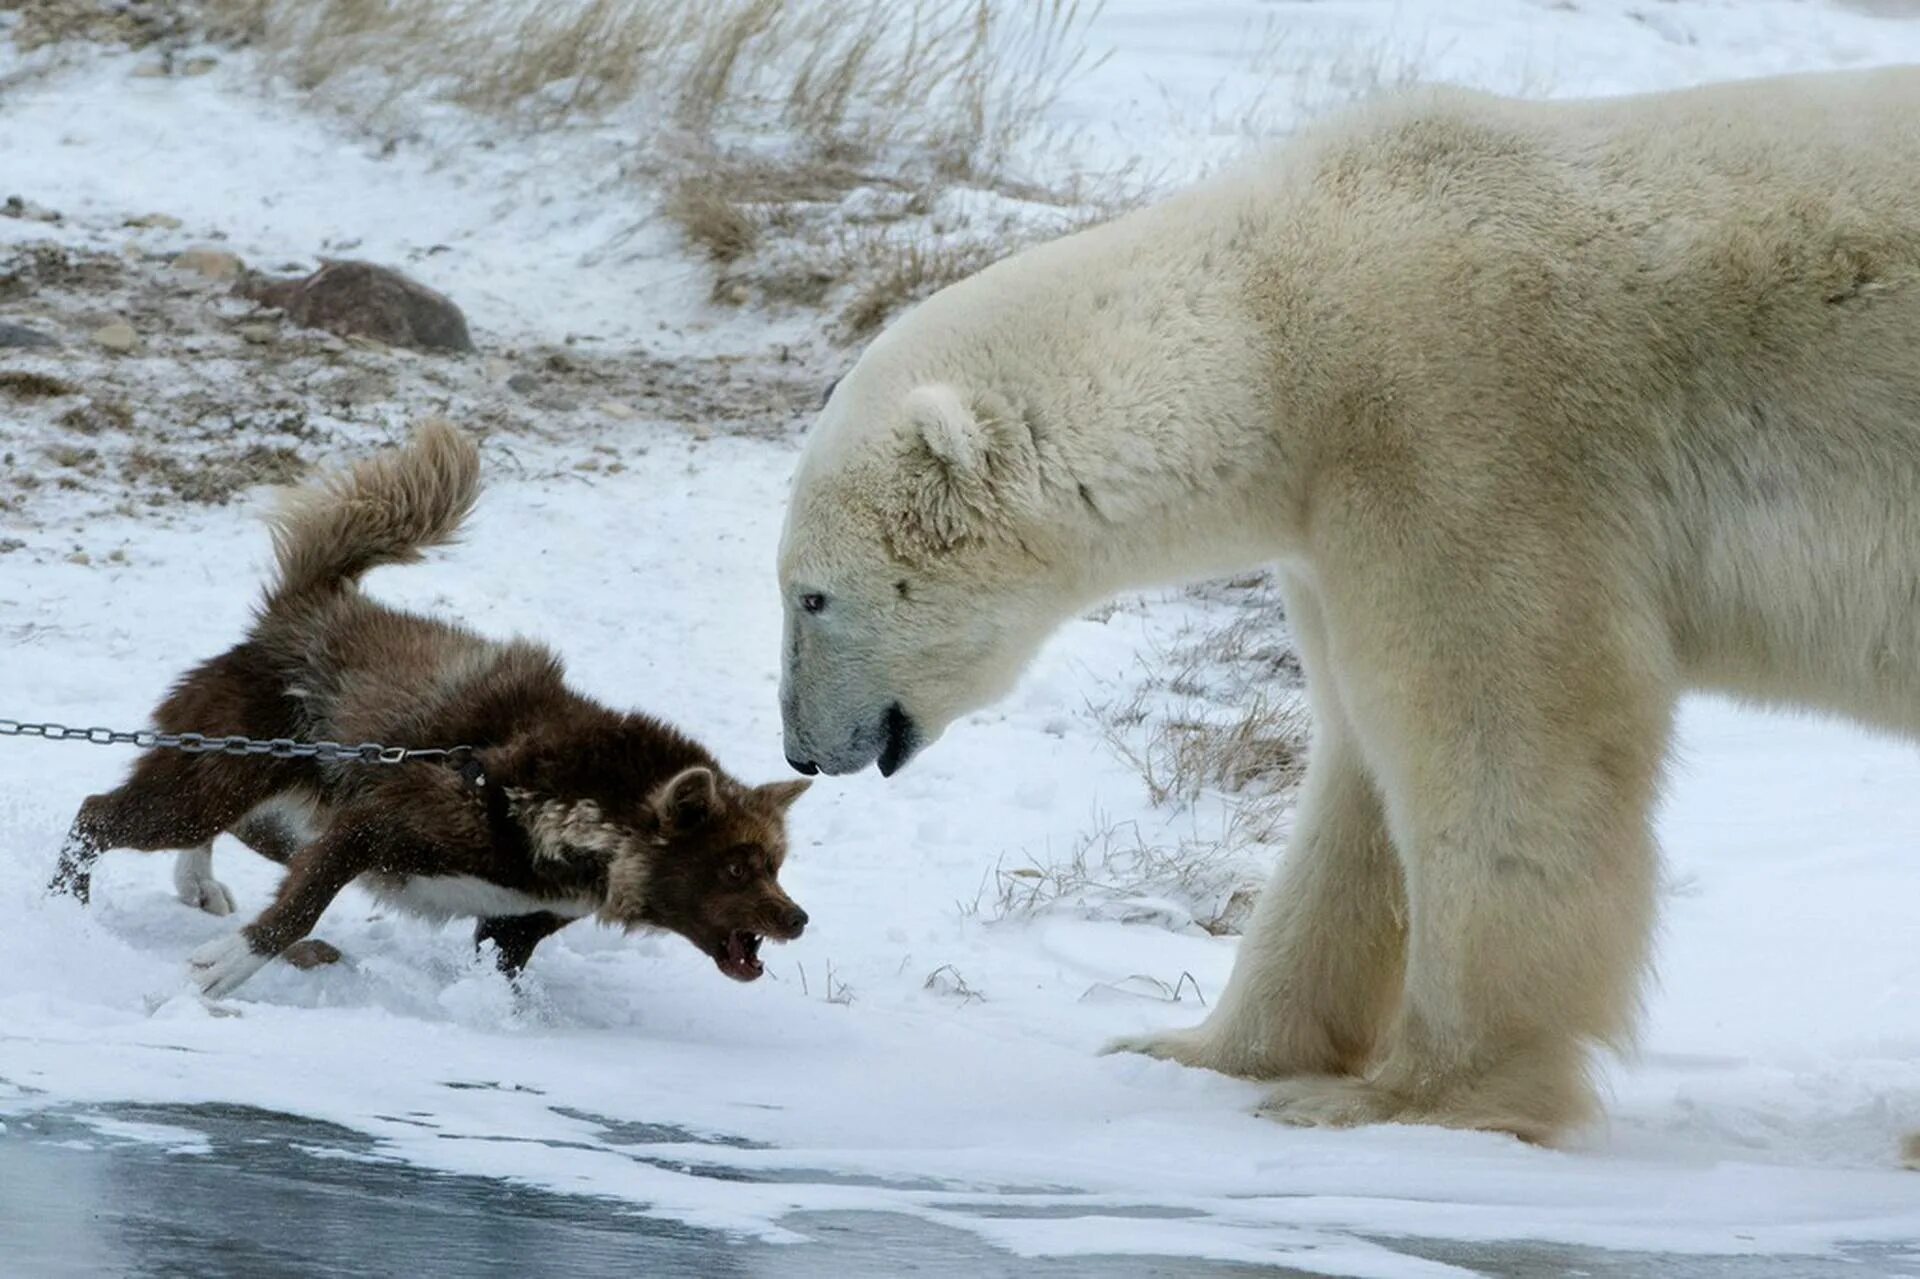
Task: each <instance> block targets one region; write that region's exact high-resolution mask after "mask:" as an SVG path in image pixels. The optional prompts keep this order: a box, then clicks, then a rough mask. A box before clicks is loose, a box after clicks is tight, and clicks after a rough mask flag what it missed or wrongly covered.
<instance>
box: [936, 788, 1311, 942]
mask: <svg viewBox="0 0 1920 1279" xmlns="http://www.w3.org/2000/svg"><path fill="white" fill-rule="evenodd" d="M1266 816H1267V815H1266V814H1265V813H1263V812H1261V811H1258V810H1255V809H1252V808H1244V807H1243V808H1240V809H1236V810H1234V811H1233V812H1232V813H1231V814H1230V815H1229V817H1228V819H1227V822H1226V825H1225V827H1224V828H1223V829H1222V830H1221V831H1219V833H1218V834H1217V835H1216V836H1211V837H1205V838H1203V837H1200V836H1198V835H1195V836H1191V837H1186V838H1181V839H1178V840H1175V841H1173V842H1172V843H1169V844H1163V843H1158V842H1154V841H1151V840H1149V839H1147V838H1146V836H1145V834H1144V833H1143V832H1142V831H1141V829H1140V827H1139V825H1138V824H1137V823H1135V822H1113V821H1102V822H1100V823H1098V824H1097V825H1096V827H1095V829H1094V830H1092V831H1091V832H1089V833H1088V834H1085V835H1083V836H1081V837H1080V839H1079V840H1078V841H1077V842H1076V843H1075V844H1074V846H1073V847H1072V848H1071V849H1069V850H1068V851H1067V852H1066V854H1065V855H1064V856H1051V855H1049V856H1040V857H1033V856H1028V857H1027V858H1025V859H1024V860H1023V861H1021V862H1019V863H1017V864H1015V865H1012V866H1009V865H1008V864H1007V863H1006V861H1005V860H1004V859H1002V860H1001V861H1000V862H998V863H996V864H995V866H994V868H993V870H992V871H991V872H990V873H989V875H988V877H987V879H986V880H984V881H983V882H982V883H981V886H980V891H979V892H978V893H977V894H975V897H974V900H973V901H972V902H971V903H962V905H961V913H962V914H964V915H971V916H980V917H985V918H987V919H991V920H1005V919H1021V918H1027V917H1030V916H1034V915H1039V914H1044V913H1048V912H1054V911H1062V910H1066V911H1072V912H1075V913H1078V914H1082V915H1086V916H1088V917H1091V918H1097V919H1113V920H1118V921H1120V922H1122V923H1134V924H1137V923H1157V924H1160V925H1161V926H1163V927H1167V928H1174V929H1179V928H1186V927H1190V926H1198V927H1199V928H1201V929H1203V930H1205V931H1206V932H1209V933H1213V934H1215V935H1216V936H1218V935H1222V934H1228V933H1237V932H1239V931H1240V930H1241V928H1242V927H1243V926H1244V924H1245V921H1246V918H1247V916H1248V914H1249V913H1250V912H1251V910H1252V907H1253V899H1254V890H1255V889H1256V888H1257V886H1258V876H1257V875H1255V874H1250V873H1249V866H1248V862H1249V856H1248V855H1249V853H1250V851H1251V850H1252V849H1253V848H1254V847H1255V846H1256V845H1264V844H1265V842H1266V841H1267V840H1270V839H1271V838H1272V836H1273V834H1274V832H1273V830H1272V828H1271V827H1270V826H1269V825H1268V823H1267V820H1266Z"/></svg>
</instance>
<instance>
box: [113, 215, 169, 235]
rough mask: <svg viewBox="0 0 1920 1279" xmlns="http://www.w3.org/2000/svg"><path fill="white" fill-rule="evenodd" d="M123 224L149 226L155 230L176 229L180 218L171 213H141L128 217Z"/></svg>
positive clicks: (140, 226)
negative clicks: (134, 216) (137, 215)
mask: <svg viewBox="0 0 1920 1279" xmlns="http://www.w3.org/2000/svg"><path fill="white" fill-rule="evenodd" d="M125 225H127V226H130V227H138V228H143V229H144V228H151V229H153V230H155V231H178V230H179V229H180V219H179V218H176V217H174V216H173V215H172V214H171V213H143V214H141V215H140V216H139V217H137V218H128V219H127V220H126V223H125Z"/></svg>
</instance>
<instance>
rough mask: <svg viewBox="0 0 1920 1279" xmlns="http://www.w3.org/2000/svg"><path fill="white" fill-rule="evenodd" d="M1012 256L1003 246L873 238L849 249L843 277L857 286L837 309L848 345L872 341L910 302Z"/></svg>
mask: <svg viewBox="0 0 1920 1279" xmlns="http://www.w3.org/2000/svg"><path fill="white" fill-rule="evenodd" d="M1010 251H1011V248H1010V247H1009V246H1008V244H1007V243H1006V241H1004V240H998V239H995V240H985V239H958V240H946V241H921V240H914V239H902V238H900V237H897V236H873V237H868V238H865V239H864V240H861V241H859V242H857V243H856V244H855V245H853V246H850V248H849V249H848V252H847V257H846V259H845V262H846V266H845V270H844V274H845V276H846V277H847V278H850V279H852V280H855V281H856V282H857V283H855V284H854V286H853V287H852V289H851V290H850V296H849V297H848V299H847V301H846V303H845V305H843V306H842V307H841V309H840V328H841V332H842V334H843V336H845V337H846V338H848V339H849V340H858V339H860V338H865V337H869V336H871V335H872V334H873V333H874V332H875V331H876V330H878V329H879V328H880V327H881V326H882V325H883V324H885V323H886V322H887V321H888V320H890V319H892V318H893V317H894V316H895V315H897V314H898V313H899V312H901V311H902V310H904V309H906V308H907V307H908V306H910V305H912V304H913V303H914V302H917V301H919V300H920V299H922V298H924V297H927V296H928V295H929V294H932V293H934V292H935V291H937V290H939V289H942V288H945V287H946V286H947V285H949V284H952V283H954V282H955V281H956V280H963V279H965V278H966V277H967V276H969V275H972V274H973V273H974V272H976V271H979V270H981V269H982V268H984V267H987V266H990V265H992V264H993V263H994V262H996V261H998V260H999V259H1000V258H1003V257H1005V256H1006V255H1007V253H1009V252H1010Z"/></svg>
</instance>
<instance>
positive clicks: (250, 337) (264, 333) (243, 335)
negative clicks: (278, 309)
mask: <svg viewBox="0 0 1920 1279" xmlns="http://www.w3.org/2000/svg"><path fill="white" fill-rule="evenodd" d="M233 331H234V332H235V333H238V334H239V335H240V340H241V341H242V342H251V343H253V344H254V345H255V346H265V345H266V344H267V343H269V342H271V341H273V338H274V334H275V333H276V332H278V330H276V329H275V328H274V327H273V326H272V325H271V324H236V325H234V327H233Z"/></svg>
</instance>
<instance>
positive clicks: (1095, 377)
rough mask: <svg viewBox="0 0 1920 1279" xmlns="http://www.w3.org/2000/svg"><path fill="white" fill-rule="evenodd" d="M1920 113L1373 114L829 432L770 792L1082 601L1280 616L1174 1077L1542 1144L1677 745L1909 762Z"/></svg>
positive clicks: (1900, 100)
mask: <svg viewBox="0 0 1920 1279" xmlns="http://www.w3.org/2000/svg"><path fill="white" fill-rule="evenodd" d="M1916 122H1920V69H1904V68H1901V69H1886V70H1877V71H1872V72H1866V73H1850V74H1830V75H1811V76H1794V77H1784V78H1775V79H1770V80H1762V81H1752V82H1744V83H1736V84H1726V85H1719V86H1714V87H1708V88H1702V89H1695V90H1688V91H1683V92H1676V93H1667V94H1660V95H1653V96H1644V97H1631V98H1619V99H1612V100H1592V101H1579V102H1555V103H1540V102H1533V103H1524V102H1518V101H1510V100H1505V99H1501V98H1496V97H1491V96H1485V95H1481V94H1478V93H1470V92H1465V91H1458V90H1448V89H1430V90H1423V91H1419V92H1416V93H1413V94H1411V95H1407V96H1402V97H1396V98H1394V99H1391V100H1388V101H1384V102H1379V103H1375V104H1372V105H1369V106H1367V107H1364V108H1361V109H1359V110H1357V111H1356V112H1354V113H1352V114H1349V115H1347V116H1345V117H1343V118H1339V119H1335V120H1332V121H1329V122H1326V123H1324V124H1322V125H1320V126H1317V127H1315V128H1313V129H1312V130H1311V131H1309V132H1307V133H1304V134H1302V135H1300V136H1298V137H1297V138H1296V139H1294V140H1293V141H1291V142H1290V143H1288V144H1287V145H1286V146H1285V147H1284V148H1283V149H1281V150H1280V151H1279V152H1278V153H1277V154H1275V155H1274V156H1272V157H1271V158H1270V159H1268V160H1266V161H1265V162H1263V163H1260V164H1256V165H1254V166H1252V167H1250V168H1248V169H1246V170H1244V171H1241V172H1239V173H1236V174H1233V175H1231V176H1228V177H1226V178H1224V179H1220V180H1216V181H1213V182H1211V183H1209V184H1207V185H1203V186H1201V187H1199V188H1198V189H1195V190H1192V191H1190V192H1187V193H1185V194H1182V195H1179V196H1176V197H1174V198H1172V199H1169V200H1167V201H1165V202H1164V203H1161V204H1159V205H1156V206H1153V207H1150V208H1147V209H1145V210H1142V211H1139V212H1136V213H1133V214H1130V215H1128V216H1125V217H1122V218H1120V219H1118V220H1116V221H1113V222H1111V223H1108V224H1106V225H1104V226H1100V227H1097V228H1095V229H1092V230H1089V231H1085V232H1082V233H1080V234H1077V235H1073V236H1069V237H1067V238H1065V239H1061V240H1058V241H1055V242H1053V243H1050V244H1047V245H1044V246H1042V247H1039V248H1036V249H1032V250H1030V251H1027V252H1024V253H1021V254H1019V255H1016V256H1014V257H1012V258H1009V259H1007V260H1005V261H1003V262H1001V263H999V264H998V265H995V266H993V267H990V268H988V269H987V270H985V271H983V272H981V273H980V274H978V275H976V276H974V277H972V278H970V279H968V280H965V281H962V282H961V283H958V284H956V285H953V286H952V287H950V288H948V289H946V290H944V291H942V292H940V293H938V294H936V295H935V296H934V297H932V298H931V299H929V300H928V301H927V302H925V303H924V304H922V305H921V306H920V307H918V308H917V309H916V310H914V311H913V312H912V313H910V314H909V315H907V316H906V317H904V318H903V319H902V320H900V321H899V322H898V323H896V324H895V325H894V326H893V327H892V328H891V329H889V330H888V331H887V332H885V333H884V334H883V335H882V336H880V337H879V338H878V339H877V340H875V341H874V342H873V344H872V345H871V346H870V347H869V348H868V349H867V350H866V351H865V352H864V353H863V354H862V356H861V357H860V359H859V360H858V362H857V363H856V365H855V366H854V368H853V369H852V370H851V371H850V372H849V373H848V374H847V375H846V377H845V378H844V379H843V380H842V381H841V382H840V383H839V385H838V386H837V387H836V388H835V390H834V391H833V392H832V394H831V396H830V398H829V400H828V402H827V404H826V406H825V408H824V409H823V410H822V412H821V415H820V418H819V421H818V423H817V424H816V425H815V427H814V429H813V433H812V438H811V439H810V440H809V441H808V442H807V444H806V447H805V449H804V452H803V456H802V458H801V461H800V463H799V467H798V470H797V473H796V476H795V480H794V488H793V492H792V498H791V505H790V508H789V512H788V517H787V523H786V528H785V531H784V534H783V538H782V543H781V547H780V580H781V586H782V590H783V592H784V604H785V611H786V625H785V635H784V646H785V651H784V655H783V657H784V678H783V681H782V688H781V702H782V711H783V716H784V720H785V730H786V749H787V753H788V756H789V758H790V760H791V761H792V762H793V763H794V765H795V766H796V767H797V768H799V769H800V771H802V772H806V773H812V772H815V771H823V772H827V773H847V772H852V771H855V770H858V769H861V768H863V767H865V766H866V765H868V764H870V763H876V762H877V763H878V765H879V768H880V771H881V772H882V773H892V772H894V771H895V770H897V769H899V768H900V767H902V766H903V765H904V764H906V762H907V761H908V760H909V759H910V758H911V757H912V756H913V755H914V754H915V753H916V752H918V751H922V750H925V749H926V748H927V747H928V746H930V745H931V744H932V743H933V742H934V741H935V739H937V738H938V737H939V736H940V734H941V732H942V730H943V729H945V728H946V727H947V726H948V725H949V724H950V723H951V722H952V721H953V720H954V719H955V717H957V716H959V715H961V714H962V713H964V712H966V711H968V710H970V709H972V708H975V707H979V706H981V705H983V704H984V703H986V702H988V701H990V700H992V699H993V698H995V697H996V696H998V695H1000V694H1001V693H1002V692H1003V691H1004V690H1005V689H1006V688H1007V687H1008V686H1009V685H1010V684H1011V682H1012V681H1013V680H1014V678H1015V677H1016V675H1017V673H1018V672H1019V671H1020V669H1021V667H1022V665H1023V664H1024V663H1026V662H1027V661H1028V659H1029V658H1030V657H1031V656H1032V654H1033V653H1034V652H1035V650H1036V649H1037V647H1038V646H1039V644H1040V643H1041V641H1042V639H1043V638H1044V637H1045V636H1046V635H1047V633H1048V632H1049V631H1051V630H1052V629H1053V628H1054V627H1055V626H1057V625H1058V624H1059V623H1060V622H1061V621H1063V620H1064V619H1067V618H1070V617H1072V616H1075V615H1076V614H1078V613H1079V612H1080V611H1082V610H1084V609H1085V608H1087V607H1089V606H1090V605H1092V604H1094V603H1095V602H1097V601H1099V600H1101V599H1103V598H1105V597H1108V596H1111V595H1113V594H1114V593H1115V592H1118V591H1121V590H1125V589H1130V588H1139V587H1143V586H1147V585H1150V584H1157V583H1165V582H1170V581H1174V580H1179V579H1190V578H1195V577H1200V576H1204V575H1211V574H1218V573H1222V572H1226V571H1230V570H1241V569H1245V568H1247V567H1249V566H1257V565H1272V566H1275V568H1276V570H1277V572H1278V573H1279V575H1280V578H1281V581H1282V585H1283V590H1284V595H1285V599H1286V603H1287V608H1288V612H1289V616H1290V619H1291V623H1292V626H1293V630H1294V633H1295V636H1296V639H1297V642H1298V645H1299V648H1300V652H1301V656H1302V659H1303V662H1304V665H1305V669H1306V672H1307V688H1308V697H1309V700H1310V703H1311V709H1312V713H1313V720H1314V735H1313V741H1312V747H1311V753H1310V757H1309V765H1308V772H1307V779H1306V782H1305V786H1304V792H1303V796H1302V799H1301V803H1300V811H1299V819H1298V823H1297V826H1296V831H1295V834H1294V836H1293V840H1292V844H1291V847H1290V849H1289V850H1288V853H1287V855H1286V857H1285V858H1284V860H1283V862H1282V865H1281V866H1280V868H1279V870H1278V871H1277V873H1276V874H1275V876H1274V878H1273V880H1272V882H1271V884H1270V885H1269V887H1268V888H1267V889H1266V891H1265V892H1264V893H1263V895H1262V896H1261V899H1260V903H1259V906H1258V909H1257V912H1256V917H1255V919H1254V920H1253V922H1252V925H1251V927H1250V928H1249V930H1248V933H1247V936H1246V939H1245V941H1244V942H1243V944H1242V945H1241V947H1240V951H1239V955H1238V958H1237V962H1236V965H1235V968H1234V971H1233V975H1232V978H1231V980H1230V982H1229V984H1228V986H1227V989H1226V990H1225V992H1224V993H1223V995H1222V997H1221V998H1220V1000H1219V1001H1217V1003H1216V1006H1215V1007H1214V1009H1213V1010H1212V1013H1211V1015H1209V1016H1208V1017H1207V1019H1206V1020H1205V1022H1204V1023H1203V1024H1201V1025H1199V1026H1197V1027H1194V1028H1192V1029H1187V1030H1179V1031H1175V1032H1173V1033H1169V1034H1159V1035H1150V1036H1146V1037H1143V1038H1139V1039H1135V1040H1131V1041H1123V1042H1122V1043H1121V1044H1120V1045H1118V1047H1122V1048H1126V1049H1132V1050H1135V1051H1140V1052H1145V1053H1149V1054H1152V1055H1154V1056H1157V1057H1162V1058H1169V1059H1171V1060H1174V1061H1178V1062H1183V1063H1186V1064H1187V1065H1190V1066H1199V1067H1207V1068H1211V1069H1213V1070H1218V1071H1224V1072H1227V1073H1229V1074H1233V1075H1241V1076H1246V1077H1250V1078H1254V1079H1259V1080H1271V1081H1273V1082H1274V1087H1273V1091H1272V1093H1271V1094H1270V1097H1269V1099H1268V1100H1267V1101H1266V1103H1265V1105H1264V1111H1265V1113H1268V1114H1270V1115H1272V1116H1274V1117H1276V1118H1278V1119H1282V1120H1285V1121H1288V1122H1293V1123H1302V1124H1355V1123H1367V1122H1376V1121H1402V1122H1419V1123H1437V1124H1445V1125H1452V1126H1458V1127H1469V1128H1485V1129H1492V1130H1497V1131H1504V1132H1508V1133H1513V1134H1516V1135H1518V1136H1520V1137H1523V1138H1526V1139H1530V1140H1534V1141H1549V1140H1552V1139H1553V1138H1555V1137H1556V1136H1559V1135H1561V1134H1564V1133H1565V1132H1566V1131H1567V1130H1568V1129H1569V1127H1570V1126H1571V1125H1574V1124H1577V1123H1578V1122H1580V1121H1581V1120H1583V1119H1584V1118H1585V1117H1587V1116H1588V1115H1589V1114H1591V1113H1592V1109H1593V1092H1592V1089H1591V1087H1590V1084H1589V1082H1588V1079H1587V1075H1586V1069H1587V1066H1588V1064H1589V1052H1590V1050H1591V1049H1592V1048H1593V1047H1595V1046H1602V1045H1604V1046H1618V1045H1622V1044H1625V1043H1627V1042H1629V1040H1630V1037H1631V1033H1632V1029H1633V1023H1634V1020H1635V1013H1636V1005H1637V1002H1638V999H1639V993H1640V987H1641V981H1642V975H1643V972H1644V970H1645V968H1646V966H1647V961H1648V938H1649V933H1650V930H1651V925H1652V920H1653V914H1654V910H1653V905H1654V887H1655V878H1656V864H1655V862H1656V853H1655V847H1654V839H1653V832H1652V826H1651V820H1650V814H1651V812H1652V809H1653V806H1654V801H1655V796H1656V792H1657V791H1658V789H1659V786H1660V781H1661V772H1662V762H1663V758H1664V757H1665V755H1666V753H1667V749H1668V739H1669V736H1670V733H1671V724H1672V718H1673V709H1674V705H1675V700H1676V698H1677V697H1678V696H1679V695H1680V694H1681V693H1682V692H1684V691H1686V690H1689V689H1717V690H1722V691H1726V692H1730V693H1732V694H1735V695H1737V696H1740V697H1743V698H1747V699H1751V700H1754V701H1758V702H1768V703H1787V704H1794V705H1800V706H1811V707H1819V708H1824V709H1826V710H1829V711H1835V712H1839V713H1842V714H1845V715H1848V716H1852V717H1854V718H1856V719H1858V720H1861V721H1865V722H1867V723H1870V724H1875V725H1879V726H1881V727H1883V728H1889V729H1893V730H1895V731H1897V732H1902V733H1907V734H1920V123H1916Z"/></svg>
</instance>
